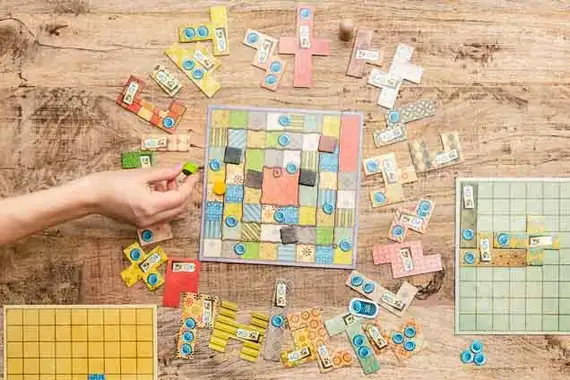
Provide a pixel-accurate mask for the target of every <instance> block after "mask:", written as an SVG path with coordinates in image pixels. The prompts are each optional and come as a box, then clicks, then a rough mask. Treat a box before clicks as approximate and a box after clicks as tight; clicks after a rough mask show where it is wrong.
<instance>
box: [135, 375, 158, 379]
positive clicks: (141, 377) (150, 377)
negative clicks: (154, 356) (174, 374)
mask: <svg viewBox="0 0 570 380" xmlns="http://www.w3.org/2000/svg"><path fill="white" fill-rule="evenodd" d="M137 380H154V375H138V377H137Z"/></svg>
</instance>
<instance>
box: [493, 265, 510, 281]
mask: <svg viewBox="0 0 570 380" xmlns="http://www.w3.org/2000/svg"><path fill="white" fill-rule="evenodd" d="M509 277H510V271H509V268H493V281H509Z"/></svg>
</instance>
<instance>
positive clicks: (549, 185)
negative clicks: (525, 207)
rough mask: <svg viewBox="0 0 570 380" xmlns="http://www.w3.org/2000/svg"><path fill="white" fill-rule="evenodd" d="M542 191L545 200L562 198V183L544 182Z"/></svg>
mask: <svg viewBox="0 0 570 380" xmlns="http://www.w3.org/2000/svg"><path fill="white" fill-rule="evenodd" d="M542 190H543V192H544V194H543V198H547V199H548V198H550V199H554V198H559V197H560V182H543V183H542Z"/></svg>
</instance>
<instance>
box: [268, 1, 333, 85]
mask: <svg viewBox="0 0 570 380" xmlns="http://www.w3.org/2000/svg"><path fill="white" fill-rule="evenodd" d="M313 17H314V8H313V7H312V6H310V5H306V4H303V5H297V36H296V37H281V39H280V40H279V54H294V55H295V69H294V73H293V87H307V88H308V87H312V86H313V74H312V73H313V55H325V56H326V55H329V54H330V50H329V41H328V40H324V39H320V38H315V37H314V35H313V32H314V30H313Z"/></svg>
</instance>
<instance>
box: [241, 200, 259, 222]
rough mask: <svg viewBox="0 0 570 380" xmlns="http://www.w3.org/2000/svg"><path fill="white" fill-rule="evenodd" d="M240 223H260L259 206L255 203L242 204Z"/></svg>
mask: <svg viewBox="0 0 570 380" xmlns="http://www.w3.org/2000/svg"><path fill="white" fill-rule="evenodd" d="M242 221H244V222H258V223H259V222H261V205H260V204H255V203H244V204H243V217H242Z"/></svg>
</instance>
